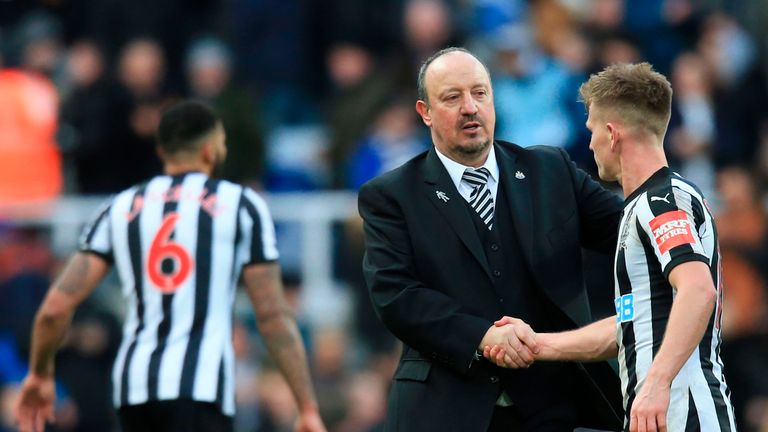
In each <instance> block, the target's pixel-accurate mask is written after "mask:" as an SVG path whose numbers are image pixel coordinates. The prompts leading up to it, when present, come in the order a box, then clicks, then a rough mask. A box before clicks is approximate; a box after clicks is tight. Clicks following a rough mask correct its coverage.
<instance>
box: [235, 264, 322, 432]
mask: <svg viewBox="0 0 768 432" xmlns="http://www.w3.org/2000/svg"><path fill="white" fill-rule="evenodd" d="M243 280H244V282H245V287H246V290H247V292H248V296H249V297H250V299H251V303H252V304H253V309H254V311H255V312H256V324H257V325H258V327H259V332H260V333H261V336H262V337H263V338H264V341H265V343H266V345H267V349H268V350H269V354H270V355H271V356H272V358H273V359H274V361H275V363H276V364H277V366H278V367H279V368H280V371H281V372H282V374H283V376H284V377H285V380H286V381H287V382H288V385H289V386H290V388H291V391H292V392H293V395H294V397H295V398H296V402H297V404H298V406H299V415H300V416H299V423H298V425H297V428H296V429H297V430H300V431H307V432H309V431H313V432H314V431H317V432H320V431H325V427H324V426H323V424H322V421H321V420H320V416H319V414H318V411H317V400H316V399H315V392H314V389H313V388H312V380H311V378H310V376H309V367H308V366H307V355H306V352H305V351H304V345H303V344H302V341H301V335H300V334H299V330H298V327H297V326H296V320H295V319H294V317H293V314H292V313H291V311H290V310H289V308H288V304H287V303H286V302H285V298H284V297H283V286H282V283H281V281H280V267H279V266H278V265H277V264H276V263H263V264H253V265H249V266H248V267H245V268H244V269H243Z"/></svg>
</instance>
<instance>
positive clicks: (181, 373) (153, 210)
mask: <svg viewBox="0 0 768 432" xmlns="http://www.w3.org/2000/svg"><path fill="white" fill-rule="evenodd" d="M80 250H81V251H86V252H90V253H95V254H98V255H100V256H102V257H103V258H105V259H106V260H108V261H110V262H113V263H114V265H115V268H116V269H117V272H118V275H119V278H120V281H121V284H122V293H123V296H124V297H125V299H126V301H127V314H126V320H125V324H124V327H123V340H122V344H121V346H120V349H119V351H118V354H117V358H116V359H115V364H114V369H113V373H112V379H113V384H114V403H115V406H117V407H120V406H124V405H137V404H142V403H145V402H148V401H155V400H170V399H192V400H196V401H204V402H213V403H216V404H217V405H218V406H219V407H220V409H221V410H222V412H223V413H225V414H227V415H233V414H234V412H235V402H234V381H233V380H234V360H235V359H234V353H233V348H232V343H231V340H232V331H231V328H232V305H233V302H234V297H235V289H236V287H237V283H238V280H239V278H240V271H241V269H242V268H243V266H244V265H248V264H252V263H261V262H270V261H274V260H276V259H277V258H278V251H277V247H276V242H275V232H274V225H273V222H272V218H271V216H270V214H269V210H268V209H267V206H266V204H265V203H264V201H263V200H262V199H261V198H260V197H259V196H258V195H256V193H255V192H254V191H252V190H250V189H248V188H243V187H242V186H239V185H236V184H233V183H230V182H227V181H223V180H222V181H220V180H214V179H211V178H208V177H207V176H206V175H204V174H202V173H187V174H180V175H175V176H158V177H155V178H153V179H151V180H150V181H149V182H147V183H144V184H141V185H138V186H135V187H133V188H131V189H128V190H126V191H123V192H121V193H120V194H118V195H117V196H115V197H114V198H113V199H111V200H110V201H109V202H108V203H107V204H106V206H105V208H104V209H103V210H102V211H101V212H100V214H99V215H98V217H97V218H96V219H95V220H94V221H93V223H91V224H90V225H89V226H87V227H86V228H85V230H84V232H83V236H82V239H81V245H80Z"/></svg>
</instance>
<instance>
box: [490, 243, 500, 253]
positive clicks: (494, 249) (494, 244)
mask: <svg viewBox="0 0 768 432" xmlns="http://www.w3.org/2000/svg"><path fill="white" fill-rule="evenodd" d="M491 250H492V251H494V252H495V251H497V250H499V245H497V244H496V243H491Z"/></svg>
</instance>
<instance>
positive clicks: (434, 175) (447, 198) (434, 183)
mask: <svg viewBox="0 0 768 432" xmlns="http://www.w3.org/2000/svg"><path fill="white" fill-rule="evenodd" d="M424 182H425V185H424V186H425V187H424V193H425V195H426V197H427V199H429V201H430V202H431V203H432V204H433V205H434V206H435V207H436V208H437V210H438V212H439V213H440V214H442V215H443V217H445V219H446V220H447V221H448V224H449V225H450V226H451V228H453V230H454V231H455V232H456V234H457V235H458V236H459V238H460V239H461V241H462V242H464V245H465V246H466V247H467V249H469V251H470V252H471V253H472V255H473V256H474V257H475V259H477V261H478V262H479V263H480V265H481V266H482V267H483V270H484V271H485V273H486V274H487V275H488V277H489V278H491V270H490V268H489V267H488V261H487V259H486V257H485V253H484V252H483V247H482V245H481V244H480V238H479V237H478V235H477V231H476V230H475V227H474V225H473V224H472V219H470V217H471V216H470V214H469V212H468V211H467V205H466V202H465V201H464V198H463V197H462V196H461V194H460V193H459V191H458V190H456V186H455V185H454V184H453V180H451V176H449V175H448V171H446V169H445V167H444V166H443V163H442V162H440V158H438V156H437V153H435V148H434V147H432V149H430V150H429V153H428V154H427V159H426V163H425V169H424Z"/></svg>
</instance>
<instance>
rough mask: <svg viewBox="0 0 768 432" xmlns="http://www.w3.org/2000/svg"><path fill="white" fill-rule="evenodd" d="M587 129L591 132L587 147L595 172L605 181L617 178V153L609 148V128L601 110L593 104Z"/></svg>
mask: <svg viewBox="0 0 768 432" xmlns="http://www.w3.org/2000/svg"><path fill="white" fill-rule="evenodd" d="M587 129H589V130H590V131H591V132H592V138H591V140H590V141H589V149H590V150H592V153H593V154H594V157H595V163H597V173H598V175H599V176H600V178H601V179H603V180H605V181H617V180H619V173H618V160H617V154H616V152H614V151H613V149H612V148H611V130H610V129H609V127H608V124H607V122H606V121H605V120H604V117H603V115H602V114H601V111H600V110H599V109H597V108H595V107H594V106H592V107H590V109H589V116H588V117H587Z"/></svg>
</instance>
